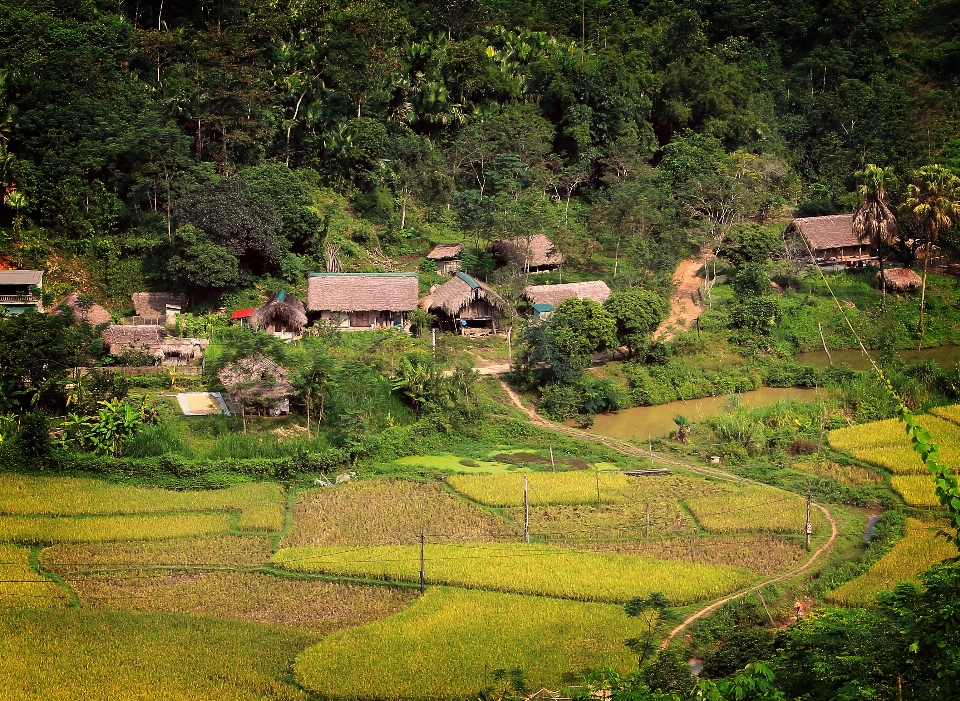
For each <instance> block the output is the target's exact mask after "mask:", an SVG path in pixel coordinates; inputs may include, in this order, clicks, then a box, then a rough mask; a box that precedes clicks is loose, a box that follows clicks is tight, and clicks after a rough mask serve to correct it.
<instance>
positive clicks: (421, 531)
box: [420, 525, 427, 596]
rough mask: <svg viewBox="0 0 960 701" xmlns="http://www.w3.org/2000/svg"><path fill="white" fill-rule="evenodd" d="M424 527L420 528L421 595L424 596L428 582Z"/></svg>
mask: <svg viewBox="0 0 960 701" xmlns="http://www.w3.org/2000/svg"><path fill="white" fill-rule="evenodd" d="M423 542H424V538H423V526H422V525H421V526H420V595H421V596H423V590H424V585H425V584H426V582H427V578H426V576H425V575H424V572H423Z"/></svg>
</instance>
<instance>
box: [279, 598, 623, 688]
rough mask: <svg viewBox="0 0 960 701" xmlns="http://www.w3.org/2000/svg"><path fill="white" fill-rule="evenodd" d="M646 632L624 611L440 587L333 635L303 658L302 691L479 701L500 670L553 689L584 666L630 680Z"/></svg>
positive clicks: (299, 661) (299, 665) (299, 674)
mask: <svg viewBox="0 0 960 701" xmlns="http://www.w3.org/2000/svg"><path fill="white" fill-rule="evenodd" d="M639 632H640V630H639V628H638V626H637V624H636V621H635V620H631V619H628V618H627V617H626V616H625V615H624V613H623V609H622V608H621V607H619V606H612V605H607V604H586V603H579V602H571V601H561V600H557V599H543V598H537V597H527V596H515V595H510V594H491V593H483V592H476V591H463V590H455V589H444V588H435V589H431V590H430V591H428V592H427V593H426V595H425V596H424V597H423V598H422V599H419V600H418V601H416V602H415V603H414V604H413V605H412V606H410V607H409V608H408V609H406V610H405V611H402V612H401V613H399V614H397V615H395V616H393V617H392V618H388V619H386V620H384V621H380V622H378V623H373V624H370V625H367V626H363V627H361V628H357V629H354V630H347V631H341V632H339V633H334V634H333V635H330V636H328V637H327V638H325V639H324V640H323V641H321V642H320V643H319V644H318V645H315V646H314V647H311V648H309V649H307V650H306V651H304V652H303V653H302V654H301V655H300V656H299V657H297V661H296V665H295V666H294V672H295V674H296V679H297V681H298V682H299V683H300V684H301V685H302V686H303V687H304V688H306V689H308V690H311V691H314V692H316V693H318V694H320V695H321V696H324V697H326V696H332V697H337V698H345V699H359V698H362V699H372V698H375V699H384V700H394V699H396V700H400V699H404V700H406V699H428V698H429V699H437V698H446V699H451V698H476V695H477V694H478V692H479V691H480V690H481V689H482V688H484V687H485V686H487V685H488V684H492V683H493V682H492V679H491V677H490V673H491V672H492V671H493V670H495V669H513V668H519V669H521V670H523V674H524V676H525V678H526V680H527V684H528V686H529V688H531V689H534V690H535V689H540V688H542V687H544V686H546V687H548V688H551V689H556V688H558V687H559V686H561V684H562V681H563V675H564V674H565V673H566V672H569V671H579V670H581V669H583V668H585V667H590V668H596V667H601V666H609V667H613V668H615V669H618V670H620V671H621V672H626V671H629V670H630V669H631V668H632V667H634V666H636V659H635V658H634V657H633V656H632V655H631V654H630V653H629V651H628V650H627V649H626V648H625V646H624V645H623V640H624V639H625V638H628V637H631V636H635V635H638V634H639Z"/></svg>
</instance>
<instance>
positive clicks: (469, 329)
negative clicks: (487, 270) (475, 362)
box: [421, 272, 512, 335]
mask: <svg viewBox="0 0 960 701" xmlns="http://www.w3.org/2000/svg"><path fill="white" fill-rule="evenodd" d="M421 308H423V309H424V311H428V312H430V313H432V314H436V316H437V322H438V325H439V326H440V328H441V329H445V330H447V331H455V332H456V333H460V334H464V335H483V334H485V333H496V331H497V321H498V320H500V319H502V318H503V317H504V316H506V315H507V314H508V313H510V312H512V310H511V309H510V305H509V304H508V303H507V301H506V300H505V299H504V298H503V297H501V296H500V295H498V294H497V293H496V292H494V291H493V290H492V289H491V288H490V287H488V286H487V285H485V284H484V283H482V282H480V281H479V280H475V279H474V278H472V277H471V276H470V275H467V274H466V273H464V272H458V273H457V274H456V275H454V276H453V277H452V278H450V279H449V280H448V281H447V282H445V283H443V284H442V285H438V286H437V287H435V288H434V289H433V290H431V292H430V294H429V295H428V296H427V297H424V299H423V301H422V302H421Z"/></svg>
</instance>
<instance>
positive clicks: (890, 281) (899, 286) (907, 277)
mask: <svg viewBox="0 0 960 701" xmlns="http://www.w3.org/2000/svg"><path fill="white" fill-rule="evenodd" d="M879 278H880V273H877V279H879ZM883 278H884V281H885V282H886V287H887V289H888V290H895V291H897V292H903V291H904V290H915V289H917V288H918V287H920V284H921V283H922V282H923V280H922V279H921V277H920V276H919V275H918V274H917V273H916V272H915V271H913V270H911V269H910V268H892V269H890V270H884V271H883Z"/></svg>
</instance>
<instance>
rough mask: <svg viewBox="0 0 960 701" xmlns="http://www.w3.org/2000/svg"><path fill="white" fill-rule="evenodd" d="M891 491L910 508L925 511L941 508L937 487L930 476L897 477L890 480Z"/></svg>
mask: <svg viewBox="0 0 960 701" xmlns="http://www.w3.org/2000/svg"><path fill="white" fill-rule="evenodd" d="M890 486H891V487H893V491H895V492H896V493H897V494H899V495H900V496H901V497H903V500H904V501H905V502H907V504H909V505H910V506H919V507H921V508H925V509H937V508H941V506H942V505H941V504H940V498H939V497H938V496H937V486H936V484H935V483H934V481H933V478H932V477H931V476H930V475H905V476H904V475H898V476H896V477H891V478H890Z"/></svg>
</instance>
